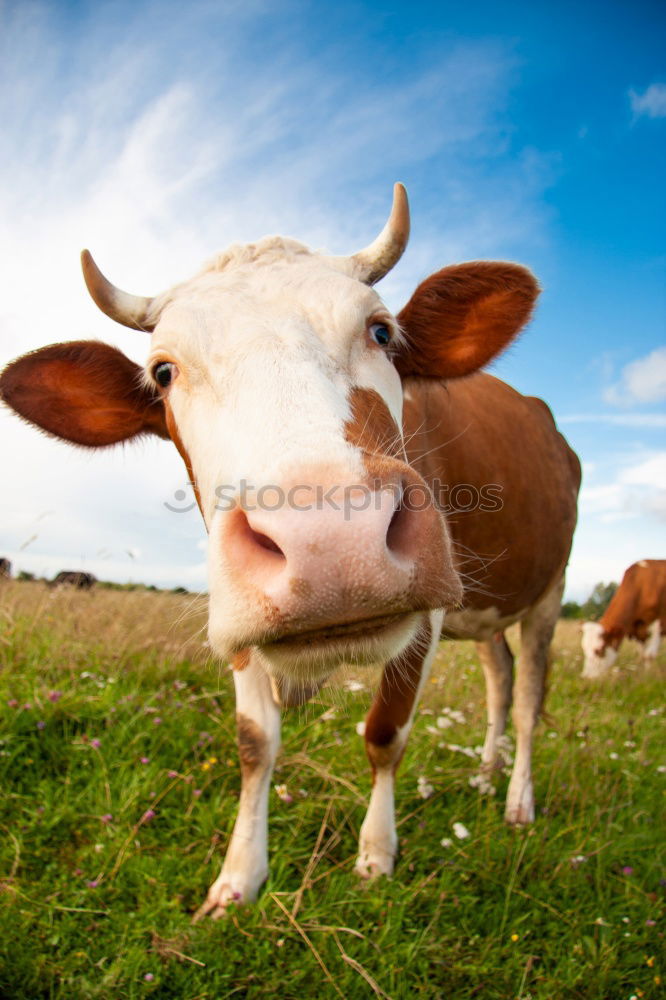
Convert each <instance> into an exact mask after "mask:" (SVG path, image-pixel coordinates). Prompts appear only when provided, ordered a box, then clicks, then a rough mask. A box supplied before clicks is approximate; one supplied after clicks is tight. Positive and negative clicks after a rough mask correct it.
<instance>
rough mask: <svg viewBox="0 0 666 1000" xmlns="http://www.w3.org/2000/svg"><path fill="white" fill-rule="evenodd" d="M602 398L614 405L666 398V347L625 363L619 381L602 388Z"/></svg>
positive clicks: (659, 400) (627, 404)
mask: <svg viewBox="0 0 666 1000" xmlns="http://www.w3.org/2000/svg"><path fill="white" fill-rule="evenodd" d="M604 399H605V400H606V402H607V403H612V404H614V405H616V406H633V405H635V404H636V403H659V402H662V401H663V400H666V347H657V348H655V350H654V351H651V352H650V353H649V354H647V355H645V357H642V358H637V359H636V360H635V361H631V362H630V363H629V364H628V365H625V367H624V368H623V369H622V373H621V375H620V379H619V381H618V382H616V383H614V384H612V385H610V386H608V387H607V388H606V389H605V390H604Z"/></svg>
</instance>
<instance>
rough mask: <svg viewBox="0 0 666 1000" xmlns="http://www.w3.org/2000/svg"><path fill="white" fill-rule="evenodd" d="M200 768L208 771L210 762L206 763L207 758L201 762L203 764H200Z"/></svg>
mask: <svg viewBox="0 0 666 1000" xmlns="http://www.w3.org/2000/svg"><path fill="white" fill-rule="evenodd" d="M201 770H202V771H210V764H209V763H208V761H207V760H205V761H204V762H203V764H202V765H201Z"/></svg>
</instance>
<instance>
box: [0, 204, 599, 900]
mask: <svg viewBox="0 0 666 1000" xmlns="http://www.w3.org/2000/svg"><path fill="white" fill-rule="evenodd" d="M408 234H409V213H408V207H407V198H406V194H405V191H404V188H402V186H400V185H397V186H396V189H395V195H394V204H393V211H392V213H391V216H390V218H389V220H388V222H387V224H386V226H385V227H384V229H383V230H382V232H381V233H380V235H379V236H378V237H377V239H376V240H375V241H374V242H373V243H372V244H370V246H368V247H366V248H365V249H364V250H361V251H359V252H357V253H354V254H352V255H351V256H348V257H332V256H326V255H323V254H319V253H313V252H312V251H310V250H309V249H308V248H307V247H305V246H303V245H302V244H300V243H297V242H295V241H294V240H290V239H282V238H279V237H267V238H266V239H264V240H261V241H259V242H258V243H256V244H249V245H247V246H242V247H239V246H236V247H231V248H230V249H229V250H228V251H226V252H225V253H222V254H220V255H218V256H217V257H215V258H214V259H213V260H212V261H211V262H210V264H209V265H207V266H206V267H205V268H204V270H203V271H202V272H201V273H200V274H199V275H197V276H196V277H194V278H193V279H192V280H190V281H187V282H185V283H183V284H182V285H178V286H176V287H175V288H173V289H171V290H170V291H168V292H166V293H165V294H163V295H161V296H158V297H157V298H155V299H149V298H142V297H139V296H136V295H129V294H127V293H125V292H122V291H120V290H119V289H117V288H115V287H114V286H113V285H112V284H111V283H110V282H109V281H108V280H107V279H106V278H104V276H103V275H102V274H101V272H100V271H99V269H98V268H97V266H96V264H95V263H94V261H93V259H92V257H91V256H90V254H89V253H88V252H87V251H86V252H84V255H83V267H84V274H85V277H86V281H87V284H88V288H89V290H90V292H91V294H92V297H93V298H94V300H95V302H96V303H97V305H98V306H100V308H101V309H102V310H103V311H104V312H106V313H107V314H108V315H109V316H111V317H112V318H113V319H115V320H117V321H119V322H121V323H124V324H125V325H127V326H130V327H132V328H134V329H137V330H141V331H144V333H150V332H152V337H151V338H150V341H149V345H147V347H148V350H149V357H148V361H147V363H146V366H145V367H144V368H140V367H139V366H138V365H136V364H135V363H134V362H132V361H131V360H130V359H129V358H128V357H126V356H125V355H123V354H121V352H120V351H118V350H116V349H115V348H112V347H109V346H108V345H106V344H103V343H101V342H99V341H81V342H74V343H70V344H54V345H51V346H50V347H44V348H42V349H40V350H38V351H33V352H32V353H31V354H27V355H26V356H25V357H23V358H20V359H18V360H17V361H15V362H14V363H13V364H12V365H10V366H9V367H8V368H7V369H6V370H5V372H4V373H3V374H2V377H1V378H0V397H2V398H3V399H4V400H5V402H6V403H8V404H9V405H10V406H12V407H13V408H14V409H15V410H16V411H17V412H18V413H19V414H21V416H23V417H24V418H25V419H26V420H29V421H31V422H32V423H34V424H36V425H37V426H38V427H41V428H43V429H44V430H47V431H48V432H49V433H51V434H54V435H56V436H58V437H61V438H63V439H65V440H68V441H72V442H74V443H76V444H78V445H84V446H86V447H90V448H103V447H106V446H108V445H112V444H116V443H118V442H120V441H129V440H130V439H132V438H137V437H140V436H141V435H144V434H155V435H157V436H159V437H162V438H166V439H170V440H171V441H172V442H173V444H174V445H175V447H176V448H177V449H178V451H179V453H180V455H181V457H182V458H183V460H184V463H185V466H186V468H187V470H188V476H189V480H190V482H192V483H193V484H194V491H195V496H196V499H197V501H198V503H199V507H200V509H201V513H202V515H203V518H204V520H205V522H206V525H207V528H208V532H209V556H208V566H209V580H210V586H209V592H210V597H209V628H208V635H209V640H210V646H211V648H212V650H213V652H214V653H215V654H216V655H217V656H219V657H220V658H221V659H231V660H232V663H233V668H234V669H233V677H234V683H235V687H236V707H237V723H238V742H239V752H240V764H241V775H242V791H241V795H240V803H239V811H238V816H237V819H236V825H235V827H234V832H233V835H232V837H231V840H230V844H229V848H228V852H227V857H226V860H225V863H224V867H223V869H222V872H221V874H220V877H219V878H218V879H217V881H216V882H215V883H214V885H213V886H212V887H211V890H210V892H209V894H208V898H207V900H206V902H205V903H204V906H203V907H202V910H201V913H210V914H211V915H212V916H213V917H219V916H222V914H223V913H224V912H225V909H226V907H227V905H228V904H229V903H233V902H242V901H248V900H251V899H254V898H255V897H256V895H257V892H258V890H259V888H260V886H261V884H262V883H263V881H264V880H265V878H266V876H267V873H268V845H267V834H268V828H267V820H268V801H269V792H270V788H271V774H272V771H273V765H274V763H275V758H276V754H277V751H278V747H279V744H280V706H281V705H285V704H287V705H289V704H299V703H302V702H304V701H307V699H308V698H310V697H311V695H312V694H313V693H314V692H315V691H317V690H318V688H319V687H321V685H322V684H323V683H324V682H325V681H326V679H327V677H328V676H329V675H330V674H331V673H332V672H333V671H334V670H335V669H337V667H338V666H339V665H340V664H341V663H353V664H356V665H357V666H362V665H369V664H372V663H377V662H381V663H383V664H384V665H385V666H384V673H383V676H382V680H381V682H380V686H379V690H378V692H377V695H376V698H375V701H374V703H373V705H372V707H371V709H370V712H369V715H368V717H367V720H366V726H365V744H366V750H367V754H368V757H369V759H370V764H371V767H372V772H373V785H372V793H371V797H370V804H369V808H368V812H367V815H366V818H365V820H364V822H363V825H362V827H361V831H360V843H359V854H358V860H357V863H356V870H357V871H358V873H359V874H361V875H363V876H374V875H379V874H391V872H392V871H393V864H394V859H395V855H396V851H397V847H398V837H397V831H396V827H395V818H394V807H393V801H394V780H395V772H396V770H397V768H398V764H399V763H400V759H401V757H402V755H403V752H404V749H405V744H406V741H407V737H408V735H409V731H410V728H411V725H412V720H413V717H414V712H415V708H416V704H417V701H418V697H419V695H420V693H421V691H422V689H423V685H424V684H425V682H426V679H427V676H428V671H429V669H430V666H431V663H432V661H433V659H434V657H435V653H436V651H437V646H438V643H439V638H440V634H442V630H443V631H444V634H445V635H447V636H454V637H458V638H465V639H474V640H476V641H477V643H478V644H479V647H478V648H479V654H480V656H481V660H482V663H483V669H484V673H485V676H486V684H487V690H488V726H487V730H486V740H485V746H484V750H483V765H484V767H485V768H486V769H488V770H491V769H492V767H493V765H494V762H495V759H496V757H497V753H498V739H499V737H500V736H501V735H502V733H503V731H504V726H505V723H506V719H507V713H508V710H509V707H510V705H511V701H512V694H513V719H514V723H515V727H516V757H515V764H514V768H513V773H512V777H511V781H510V783H509V790H508V793H507V803H506V818H507V820H508V821H509V822H511V823H529V822H531V821H532V820H533V819H534V794H533V788H532V773H531V756H532V740H533V733H534V728H535V725H536V722H537V719H538V717H539V712H540V709H541V704H542V701H543V695H544V690H545V680H546V670H547V664H548V647H549V645H550V641H551V637H552V633H553V628H554V626H555V623H556V621H557V619H558V616H559V612H560V598H561V595H562V587H563V583H564V570H565V567H566V564H567V560H568V557H569V550H570V547H571V539H572V534H573V530H574V525H575V522H576V496H577V492H578V486H579V482H580V465H579V463H578V460H577V458H576V456H575V455H574V453H573V452H572V451H571V449H570V448H569V447H568V445H567V443H566V441H565V440H564V438H563V437H562V436H561V435H560V434H559V432H558V430H557V428H556V426H555V422H554V420H553V418H552V415H551V413H550V410H549V409H548V407H547V406H546V405H545V404H544V403H543V402H541V401H540V400H538V399H534V398H532V397H530V396H523V395H521V394H520V393H518V392H516V391H515V390H514V389H511V388H510V387H509V386H508V385H505V384H504V383H503V382H501V381H500V380H499V379H496V378H493V376H492V375H487V374H485V373H480V371H479V369H481V368H482V367H483V365H485V364H486V363H487V362H488V361H490V360H491V359H492V358H493V357H495V355H497V354H498V353H499V352H500V351H501V350H503V349H504V348H505V347H507V346H508V345H509V344H510V343H511V341H512V340H513V339H514V337H515V336H516V335H517V333H518V332H519V330H520V329H521V328H522V327H523V326H524V325H525V323H527V321H528V320H529V318H530V315H531V312H532V308H533V305H534V302H535V300H536V297H537V294H538V291H539V288H538V285H537V282H536V280H535V278H534V276H533V275H532V274H531V273H530V272H529V271H528V270H526V269H525V268H524V267H520V266H519V265H517V264H510V263H502V262H493V261H476V262H472V263H466V264H458V265H453V266H450V267H445V268H443V269H442V270H441V271H438V272H437V273H436V274H433V275H431V276H430V277H429V278H428V279H427V280H426V281H424V282H423V283H422V284H421V285H420V286H419V287H418V288H417V289H416V290H415V292H414V294H413V295H412V297H411V299H410V300H409V302H408V303H407V304H406V305H405V306H404V308H403V309H402V311H401V312H400V313H399V314H398V315H397V316H394V315H393V314H392V313H391V312H389V310H388V309H387V307H386V306H385V305H384V303H383V302H382V300H381V299H380V297H379V295H378V294H377V293H376V292H375V291H374V290H373V286H374V285H375V283H376V282H377V281H379V280H380V278H383V277H384V275H385V274H386V273H387V272H388V271H389V270H390V269H391V268H392V267H393V265H394V264H395V263H396V262H397V261H398V259H399V257H400V256H401V254H402V252H403V250H404V248H405V245H406V243H407V237H408ZM443 380H446V381H445V383H444V381H443ZM5 465H6V462H5ZM448 514H451V515H452V516H451V517H448V516H447V515H448ZM165 544H166V545H167V546H168V545H169V544H170V543H169V542H168V540H167V541H165ZM515 622H520V625H521V642H520V653H519V656H518V664H517V670H516V681H515V684H514V682H513V655H512V652H511V650H510V648H509V646H508V645H507V642H506V640H505V638H504V632H505V630H506V629H507V628H508V627H509V625H512V624H514V623H515ZM345 760H346V756H345V753H344V751H342V752H341V753H340V763H341V766H342V767H343V768H344V767H345V766H346V764H345Z"/></svg>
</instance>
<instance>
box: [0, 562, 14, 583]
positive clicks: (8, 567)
mask: <svg viewBox="0 0 666 1000" xmlns="http://www.w3.org/2000/svg"><path fill="white" fill-rule="evenodd" d="M11 575H12V564H11V563H10V561H9V559H4V558H3V559H0V580H9V578H10V576H11Z"/></svg>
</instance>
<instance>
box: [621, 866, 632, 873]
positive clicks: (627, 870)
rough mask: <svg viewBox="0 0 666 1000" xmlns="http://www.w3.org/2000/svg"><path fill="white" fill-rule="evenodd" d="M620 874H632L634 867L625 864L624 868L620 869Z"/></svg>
mask: <svg viewBox="0 0 666 1000" xmlns="http://www.w3.org/2000/svg"><path fill="white" fill-rule="evenodd" d="M622 874H623V875H633V874H634V869H633V868H632V867H631V865H625V866H624V868H623V869H622Z"/></svg>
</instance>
